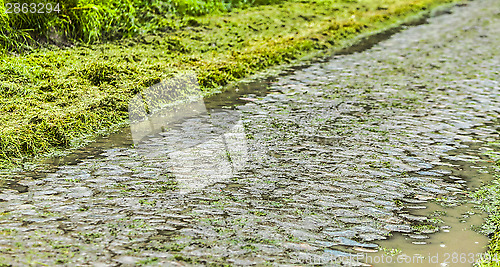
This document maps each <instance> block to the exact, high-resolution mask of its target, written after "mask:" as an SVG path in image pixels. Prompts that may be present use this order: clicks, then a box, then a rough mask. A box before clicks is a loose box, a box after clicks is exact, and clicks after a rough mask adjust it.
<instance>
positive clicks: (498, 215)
mask: <svg viewBox="0 0 500 267" xmlns="http://www.w3.org/2000/svg"><path fill="white" fill-rule="evenodd" d="M490 145H491V146H492V147H494V148H495V150H493V151H489V152H488V156H490V158H491V159H492V162H493V164H494V166H495V168H494V169H495V171H496V173H495V180H493V181H492V182H491V183H490V184H488V185H485V186H482V187H481V188H479V189H478V190H477V191H475V192H474V193H473V194H472V197H473V199H474V200H476V201H477V202H478V203H479V208H480V209H481V210H483V211H485V212H486V213H487V214H488V218H487V219H486V222H485V223H484V224H483V225H482V227H481V232H482V233H483V234H486V235H488V236H489V237H490V238H491V239H490V244H489V247H488V248H489V249H488V252H487V253H486V254H485V256H484V258H483V259H482V260H481V262H479V263H478V264H476V266H480V267H490V266H499V265H500V264H499V261H500V143H498V142H497V143H490Z"/></svg>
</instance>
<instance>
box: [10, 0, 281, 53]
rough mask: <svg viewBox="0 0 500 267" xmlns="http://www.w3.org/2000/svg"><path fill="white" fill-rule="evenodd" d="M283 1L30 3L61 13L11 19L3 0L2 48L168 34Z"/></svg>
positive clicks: (60, 0)
mask: <svg viewBox="0 0 500 267" xmlns="http://www.w3.org/2000/svg"><path fill="white" fill-rule="evenodd" d="M281 1H282V0H57V1H51V0H29V1H27V2H28V3H30V4H31V3H36V4H38V3H51V4H52V5H54V6H55V4H59V8H60V12H50V13H42V14H39V13H34V14H33V13H8V14H6V13H5V4H7V3H12V4H13V3H23V1H20V0H0V3H1V7H0V11H1V15H0V45H1V47H2V48H3V50H14V51H18V52H21V51H23V50H29V49H30V48H31V47H33V46H36V45H37V43H38V42H39V41H42V42H43V41H46V42H47V41H51V39H54V36H56V37H57V36H58V38H59V39H61V38H62V39H65V40H66V41H79V42H84V43H95V42H98V41H101V40H110V39H118V38H122V37H130V36H135V35H137V34H144V33H154V32H157V31H168V30H171V29H174V28H176V25H177V24H176V23H175V20H176V19H178V18H179V17H185V16H201V15H206V14H213V13H221V12H227V11H230V10H232V9H233V8H245V7H250V6H256V5H263V4H275V3H278V2H281Z"/></svg>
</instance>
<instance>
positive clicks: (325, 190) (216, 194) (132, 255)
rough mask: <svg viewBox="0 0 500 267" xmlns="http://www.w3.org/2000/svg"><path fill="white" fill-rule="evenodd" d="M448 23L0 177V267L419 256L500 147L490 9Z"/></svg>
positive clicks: (499, 91) (494, 7) (495, 9)
mask: <svg viewBox="0 0 500 267" xmlns="http://www.w3.org/2000/svg"><path fill="white" fill-rule="evenodd" d="M451 11H452V12H451V13H450V14H444V15H441V16H437V17H434V18H430V19H429V21H428V22H429V23H428V24H424V25H420V26H415V27H410V28H408V29H407V30H405V31H402V32H400V33H397V34H395V35H394V36H393V37H392V38H390V39H388V40H386V41H383V42H381V43H379V44H378V45H375V46H374V47H372V48H371V49H369V50H366V51H363V52H359V53H355V54H351V55H337V56H334V57H332V58H331V59H329V60H325V61H324V62H318V63H314V64H312V65H310V66H308V67H305V68H300V69H297V70H295V71H293V72H291V73H289V74H287V75H286V76H282V77H279V78H277V79H275V80H274V81H272V82H270V83H267V84H265V85H266V88H265V90H266V91H268V92H269V93H268V94H267V95H266V96H258V95H252V94H249V95H246V96H245V98H244V99H243V101H245V102H248V103H247V104H245V105H240V106H237V107H235V108H228V109H227V110H217V111H215V112H212V113H211V114H210V115H209V114H205V113H204V114H201V115H198V116H194V117H192V118H186V119H183V120H182V121H179V122H178V123H176V124H175V125H172V126H171V127H170V128H169V129H163V130H162V131H161V132H159V133H158V134H156V135H154V136H150V138H147V139H145V140H143V142H141V143H138V144H135V145H132V141H131V138H132V137H131V136H132V135H131V134H130V132H129V133H127V132H126V131H124V132H123V134H122V135H119V136H121V138H125V139H126V138H128V141H124V140H122V139H120V140H118V141H116V140H114V138H108V139H107V140H101V141H100V142H103V143H107V144H108V146H109V147H108V148H106V149H105V150H104V151H101V152H100V153H98V154H97V155H92V156H89V157H82V156H80V157H79V158H78V157H77V158H76V159H71V160H68V161H65V163H64V164H61V163H59V164H58V165H55V166H53V167H52V168H49V169H47V170H45V171H44V170H36V171H32V172H28V173H25V174H17V175H12V174H2V177H4V178H3V180H4V181H2V182H0V190H1V193H0V251H1V252H0V263H5V264H12V265H15V266H17V265H27V264H32V265H54V264H62V265H68V266H75V265H95V266H120V265H122V266H129V265H130V266H132V265H140V264H143V265H147V264H152V265H165V266H189V265H206V264H209V263H214V264H224V263H227V264H230V265H280V266H281V265H286V264H289V265H301V264H302V265H303V264H309V263H314V262H308V261H309V260H310V259H320V261H319V262H315V263H316V264H321V265H328V264H332V263H334V261H331V259H334V258H335V257H339V256H348V255H352V254H355V253H376V252H377V251H380V250H382V248H384V247H389V246H392V245H393V244H396V243H394V242H393V243H391V242H392V241H391V236H394V238H393V239H392V240H395V239H396V238H400V239H404V240H405V242H406V243H405V242H401V243H397V244H405V246H411V245H412V244H415V243H416V244H418V245H421V246H426V244H427V243H432V242H430V241H429V240H433V239H432V235H438V234H442V233H444V232H446V230H448V229H449V228H450V225H447V224H446V220H441V221H440V219H439V218H440V216H443V215H442V214H443V212H442V211H443V210H447V209H448V210H449V209H453V207H462V205H463V203H464V201H465V200H467V190H469V189H470V188H476V187H477V186H478V185H480V184H481V182H487V181H488V180H489V179H491V173H490V172H491V171H492V170H490V169H488V167H487V165H486V164H485V162H487V160H488V159H487V158H486V157H484V156H483V155H482V153H483V152H485V151H488V150H491V148H490V147H489V146H488V142H493V141H498V140H499V139H500V137H499V133H500V122H499V119H498V118H499V117H500V84H499V78H500V2H499V1H494V0H484V1H473V2H467V5H465V6H461V7H456V8H453V9H452V10H451ZM223 104H224V103H223ZM226 104H227V105H228V106H229V104H231V103H226ZM226 104H224V105H226ZM208 110H210V109H208ZM235 114H237V116H236V117H235ZM214 117H218V118H226V117H230V118H237V119H232V120H229V121H228V122H224V119H219V120H216V121H218V122H219V123H220V124H223V125H224V124H226V125H224V126H223V127H222V128H224V129H227V131H226V132H225V133H224V134H221V133H220V131H218V130H217V129H220V128H221V126H217V125H215V126H214V121H213V120H211V118H214ZM214 129H215V130H214ZM197 138H201V139H203V140H204V141H203V142H199V141H197ZM207 140H208V141H207ZM115 141H116V142H115ZM118 143H119V144H118ZM113 144H114V145H113ZM465 165H467V167H464V166H465ZM440 207H441V208H440ZM440 211H441V213H440ZM449 213H452V212H449ZM440 214H441V215H440ZM464 220H465V219H464ZM465 221H466V220H465ZM452 227H459V226H452ZM436 233H437V234H436ZM429 237H430V238H431V239H428V238H429ZM448 238H449V236H448ZM388 239H389V241H387V240H388ZM471 239H477V240H478V241H477V242H479V243H481V244H480V245H478V247H477V248H476V250H478V251H479V250H482V246H484V245H486V243H485V242H486V241H487V240H486V239H485V238H483V237H480V236H474V237H471ZM384 240H386V241H384ZM451 240H453V239H451ZM456 241H457V242H461V241H460V240H456ZM473 241H474V242H475V240H473ZM436 242H438V241H436ZM447 242H452V241H447ZM400 249H401V248H400ZM374 255H375V254H374ZM346 258H347V257H344V259H346ZM325 259H326V261H324V260H325ZM337 263H340V262H337ZM343 263H344V264H352V265H362V264H363V263H355V262H346V261H344V262H343ZM375 265H377V264H375ZM379 266H384V264H379ZM426 266H430V265H426ZM451 266H454V265H451Z"/></svg>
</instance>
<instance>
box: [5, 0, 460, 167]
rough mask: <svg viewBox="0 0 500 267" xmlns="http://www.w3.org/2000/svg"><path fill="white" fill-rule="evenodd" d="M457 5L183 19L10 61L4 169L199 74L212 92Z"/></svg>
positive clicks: (309, 5) (289, 7)
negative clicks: (139, 97)
mask: <svg viewBox="0 0 500 267" xmlns="http://www.w3.org/2000/svg"><path fill="white" fill-rule="evenodd" d="M451 2H456V1H455V0H380V1H373V0H358V1H351V0H302V1H290V2H283V3H281V4H275V5H262V6H255V7H249V8H246V9H233V10H232V11H231V12H229V13H221V14H211V15H205V16H199V17H189V16H184V17H182V18H181V17H179V18H178V19H177V20H174V21H172V23H173V24H175V27H173V28H172V29H171V30H170V31H165V32H158V33H154V34H146V35H139V36H136V37H134V38H127V39H122V40H118V41H111V42H107V43H102V44H97V45H80V46H77V47H73V48H66V49H64V48H63V49H61V48H57V47H52V48H51V47H49V48H44V49H40V50H38V51H36V52H34V53H30V54H27V55H21V56H3V57H1V58H0V125H1V128H0V162H1V163H0V164H1V166H2V168H8V167H12V166H19V165H20V164H21V163H23V162H24V161H26V160H30V159H32V158H33V157H34V156H37V155H41V154H44V153H48V152H51V151H54V149H65V148H69V147H75V146H78V145H79V144H80V143H79V142H77V141H75V140H81V138H82V137H85V136H93V135H95V134H96V132H98V131H99V130H103V129H109V128H110V127H112V126H113V125H117V124H120V123H124V122H126V121H127V118H128V101H129V100H130V99H131V98H132V97H133V96H134V95H135V94H137V93H138V92H140V91H141V90H143V89H144V88H147V87H149V86H151V85H153V84H155V83H157V82H159V81H160V80H163V79H166V78H167V77H170V76H171V75H172V74H174V73H177V72H183V71H195V72H196V73H197V75H198V79H199V83H200V85H201V86H202V89H203V90H204V93H206V94H212V93H214V92H217V90H219V88H220V87H221V86H224V85H226V84H228V83H230V82H232V81H235V80H238V79H241V78H243V77H247V76H249V75H251V74H254V73H256V72H258V71H260V70H263V69H265V68H268V67H270V66H273V65H278V64H282V63H288V62H291V61H293V60H295V59H298V58H301V57H304V56H305V55H310V54H311V53H313V52H314V51H318V50H327V49H336V48H340V47H342V46H345V45H346V44H348V43H349V41H350V40H353V39H354V38H355V37H357V36H359V35H360V34H365V33H368V32H373V31H378V30H381V29H384V28H387V27H390V26H391V25H395V24H397V23H398V22H401V21H402V20H404V19H406V18H408V17H409V16H414V15H415V14H419V13H421V12H423V11H427V10H429V9H431V8H434V7H436V6H438V5H442V4H445V3H451Z"/></svg>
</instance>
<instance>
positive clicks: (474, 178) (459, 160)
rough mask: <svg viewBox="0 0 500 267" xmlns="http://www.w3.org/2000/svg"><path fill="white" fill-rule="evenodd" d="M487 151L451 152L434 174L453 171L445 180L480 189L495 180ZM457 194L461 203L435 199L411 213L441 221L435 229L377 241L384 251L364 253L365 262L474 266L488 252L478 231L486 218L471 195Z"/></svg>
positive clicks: (472, 148) (485, 239) (474, 148)
mask: <svg viewBox="0 0 500 267" xmlns="http://www.w3.org/2000/svg"><path fill="white" fill-rule="evenodd" d="M483 149H484V147H483V146H482V145H481V144H480V143H471V144H469V147H468V148H464V149H457V150H453V151H450V152H449V153H448V154H449V155H450V156H448V157H444V158H443V161H444V163H445V164H446V165H444V166H441V167H440V168H439V169H437V171H436V169H435V170H434V171H436V172H438V173H439V172H441V173H442V172H448V171H449V172H450V173H449V175H448V176H447V177H445V179H444V180H450V179H451V180H454V181H455V182H458V183H466V184H467V186H468V188H470V189H472V190H473V189H475V188H478V187H479V186H480V185H482V184H486V183H489V182H490V181H491V180H492V179H493V175H492V174H491V173H490V171H491V163H490V162H489V158H487V157H486V156H484V155H480V154H479V153H480V152H479V151H481V150H483ZM448 164H449V165H448ZM432 172H433V171H431V173H432ZM457 195H458V196H459V197H458V198H457V202H455V201H451V202H450V205H449V206H447V205H446V204H445V203H443V202H446V200H444V201H442V202H441V203H443V205H441V204H440V201H436V200H434V201H433V202H429V203H426V204H425V207H426V208H425V209H415V210H413V211H411V212H410V213H411V214H412V215H415V216H425V217H427V218H429V219H430V220H433V221H438V220H440V221H441V222H440V223H438V224H436V228H435V229H431V228H428V227H422V226H417V225H414V229H416V233H409V234H402V233H394V235H393V236H392V237H390V238H389V239H388V240H385V241H380V242H376V243H378V244H379V245H380V246H381V248H384V249H382V250H381V251H379V252H378V253H373V254H362V255H361V254H360V255H359V256H360V258H361V261H362V262H365V263H368V264H372V265H374V266H472V265H473V263H474V262H476V261H477V260H479V259H481V254H482V253H484V252H486V250H487V245H488V242H489V239H488V237H486V236H485V235H482V234H479V233H478V232H476V231H474V228H476V229H477V228H478V227H479V226H480V225H481V224H482V223H483V222H484V219H485V217H486V215H485V214H482V213H481V211H479V210H477V209H475V204H473V203H467V201H468V198H467V196H460V194H457ZM423 198H425V197H423ZM430 200H431V199H430ZM431 201H432V200H431ZM454 202H455V203H454ZM419 227H420V228H419Z"/></svg>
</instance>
